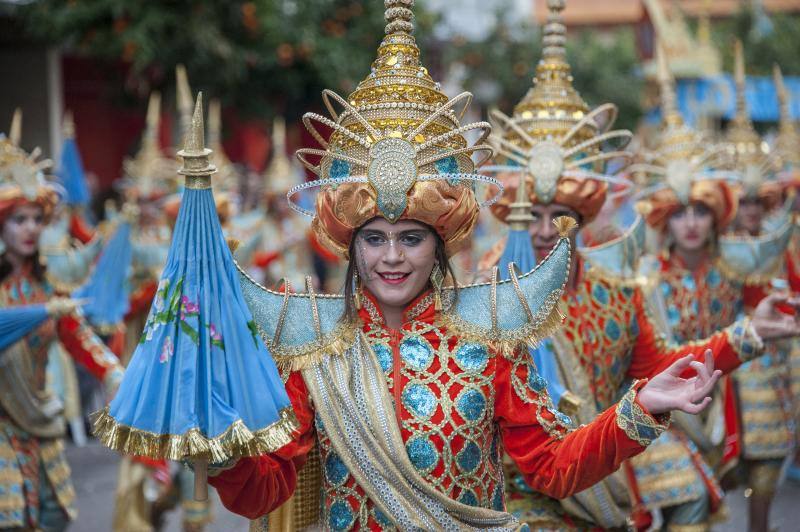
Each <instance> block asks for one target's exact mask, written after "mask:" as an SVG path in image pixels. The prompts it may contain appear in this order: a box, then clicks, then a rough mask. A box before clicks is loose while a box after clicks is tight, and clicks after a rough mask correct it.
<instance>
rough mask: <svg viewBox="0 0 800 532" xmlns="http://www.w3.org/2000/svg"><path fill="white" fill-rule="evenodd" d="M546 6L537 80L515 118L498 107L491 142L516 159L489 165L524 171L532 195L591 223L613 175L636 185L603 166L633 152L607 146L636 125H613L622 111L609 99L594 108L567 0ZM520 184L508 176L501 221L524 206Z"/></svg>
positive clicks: (625, 185) (498, 209)
mask: <svg viewBox="0 0 800 532" xmlns="http://www.w3.org/2000/svg"><path fill="white" fill-rule="evenodd" d="M547 5H548V8H549V9H550V14H549V15H548V18H547V24H546V25H545V27H544V30H543V38H542V40H543V51H542V59H541V60H540V61H539V63H538V65H537V66H536V76H535V77H534V79H533V87H531V89H530V90H528V93H527V94H526V95H525V97H524V98H523V99H522V101H521V102H520V103H519V104H518V105H517V106H516V107H515V108H514V113H513V115H512V116H511V117H509V116H507V115H505V114H503V113H502V112H500V111H497V110H495V111H493V112H492V113H491V115H492V117H493V118H494V119H495V120H496V121H497V122H498V124H499V128H498V131H496V132H495V135H494V136H493V137H492V143H493V145H494V146H495V149H496V151H497V153H498V154H499V155H500V156H501V162H503V163H510V164H511V166H492V167H489V170H491V171H497V172H503V173H509V172H510V173H513V174H521V175H522V174H524V175H523V176H522V177H524V178H525V180H526V181H528V183H526V185H525V186H526V187H527V188H528V194H529V200H530V201H535V202H537V203H543V204H548V203H551V202H553V201H556V202H558V203H562V204H564V205H567V206H569V207H571V208H573V209H574V210H576V212H577V213H578V214H580V215H581V216H582V218H583V220H582V221H584V222H588V221H590V220H591V219H592V218H594V216H595V215H596V214H597V213H598V212H599V210H600V208H601V207H602V205H603V203H604V202H605V200H606V191H607V188H608V183H609V182H611V183H615V184H619V185H620V186H621V187H622V190H629V189H630V182H628V181H627V180H625V179H623V178H621V177H620V178H617V177H615V176H610V175H605V174H604V173H603V172H604V167H605V163H606V162H607V161H609V160H611V159H615V158H623V159H627V158H629V157H630V153H628V152H626V151H624V150H623V149H622V148H621V147H620V148H618V149H615V150H611V151H603V149H602V148H603V144H605V143H609V142H616V143H617V144H619V145H621V146H624V145H625V144H627V142H628V141H629V140H630V139H631V137H632V136H633V135H632V133H631V132H630V131H623V130H616V131H607V129H608V128H610V127H611V125H612V124H613V122H614V119H615V118H616V107H615V106H614V105H612V104H605V105H601V106H600V107H597V108H596V109H594V110H592V111H590V110H589V106H588V105H587V104H586V102H584V101H583V98H581V96H580V94H578V92H577V91H576V90H575V88H574V87H573V86H572V74H571V70H570V66H569V63H568V62H567V58H566V57H567V52H566V48H565V44H566V27H565V26H564V22H563V19H562V15H561V12H562V11H563V9H564V5H565V3H564V0H548V2H547ZM509 177H510V176H509ZM516 183H519V180H516V181H513V182H512V180H511V179H508V180H505V184H506V193H505V195H504V196H503V198H502V199H501V200H500V201H499V202H498V203H497V204H496V205H495V206H494V207H493V208H492V212H493V213H494V214H495V216H497V217H498V218H500V219H501V220H504V221H505V220H507V217H508V215H509V213H510V208H511V204H512V202H513V203H515V204H517V207H519V208H520V209H521V204H520V202H519V201H517V199H518V198H517V196H518V195H519V193H518V191H517V184H516ZM518 210H519V209H518ZM515 218H516V217H515Z"/></svg>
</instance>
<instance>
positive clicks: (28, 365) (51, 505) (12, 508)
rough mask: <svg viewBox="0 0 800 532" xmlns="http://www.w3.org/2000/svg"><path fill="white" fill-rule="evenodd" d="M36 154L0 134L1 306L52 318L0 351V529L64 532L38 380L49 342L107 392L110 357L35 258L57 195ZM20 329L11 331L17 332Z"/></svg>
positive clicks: (50, 402) (54, 433) (47, 409)
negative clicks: (34, 309)
mask: <svg viewBox="0 0 800 532" xmlns="http://www.w3.org/2000/svg"><path fill="white" fill-rule="evenodd" d="M44 167H45V165H43V164H42V163H41V162H36V153H34V154H31V155H28V154H27V153H25V152H24V151H23V150H22V149H21V148H19V147H17V146H15V145H14V144H13V143H11V142H9V140H8V139H7V138H6V137H4V136H0V227H2V242H3V244H4V246H5V251H4V252H3V254H2V255H1V256H0V308H2V309H4V310H6V311H9V312H13V311H15V310H16V311H20V312H21V311H24V309H25V308H31V306H32V305H37V304H38V305H42V304H44V303H47V308H48V310H49V312H50V316H51V319H46V320H45V321H43V322H42V323H40V324H38V325H35V326H33V327H32V328H31V329H30V330H29V332H28V331H26V332H27V334H26V335H25V336H22V337H20V338H17V339H16V341H14V342H13V343H11V344H10V345H8V346H6V347H4V348H3V350H2V351H0V390H2V393H0V528H2V529H13V530H29V529H36V530H46V531H51V530H63V529H65V528H66V526H67V524H68V522H69V521H70V520H71V519H73V518H74V517H75V506H74V502H75V492H74V490H73V488H72V484H71V482H70V478H69V476H70V471H69V466H68V465H67V462H66V459H65V458H64V453H63V443H62V438H63V436H64V419H63V415H62V407H61V404H60V402H59V401H58V400H57V399H55V398H54V396H53V395H52V394H51V393H50V392H49V390H48V389H47V387H46V383H45V367H46V364H47V359H48V351H49V347H50V345H51V343H53V342H57V341H58V342H61V344H62V345H63V347H64V348H65V349H66V350H67V351H68V352H69V353H70V354H71V355H72V356H73V357H74V358H75V359H76V360H77V361H78V362H79V363H81V364H83V365H84V366H86V368H87V369H88V370H89V371H90V372H91V373H92V374H93V375H95V376H96V377H97V378H99V379H100V380H102V381H103V383H104V384H105V385H106V389H107V390H109V391H113V390H115V389H116V386H117V385H118V383H119V380H120V379H121V377H122V368H121V366H120V365H119V362H118V361H117V358H116V357H115V356H114V355H113V354H112V353H111V352H110V351H109V350H108V349H107V348H106V347H105V346H104V345H103V343H102V342H101V341H100V340H99V339H98V338H97V337H96V336H95V335H94V333H93V332H92V331H91V329H90V328H89V327H88V326H87V325H86V323H85V322H84V320H83V318H82V317H81V316H80V315H79V314H78V313H76V312H75V304H74V302H70V301H69V300H64V299H59V298H55V297H54V291H53V288H52V287H51V286H50V284H49V283H48V282H47V281H46V279H45V275H44V274H45V267H44V266H42V264H41V263H40V260H39V243H38V241H39V236H40V234H41V232H42V230H43V229H44V227H45V225H46V224H47V221H48V219H49V217H50V215H51V214H52V212H53V208H54V207H55V205H56V203H57V202H58V199H59V195H58V194H57V192H56V190H55V189H54V187H53V186H52V185H51V184H50V183H49V182H48V181H47V180H45V177H44V174H43V172H42V169H43V168H44ZM19 332H20V331H19V330H18V331H17V333H19Z"/></svg>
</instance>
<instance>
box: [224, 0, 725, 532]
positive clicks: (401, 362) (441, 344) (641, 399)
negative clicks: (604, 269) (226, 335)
mask: <svg viewBox="0 0 800 532" xmlns="http://www.w3.org/2000/svg"><path fill="white" fill-rule="evenodd" d="M411 5H413V2H412V1H410V0H387V1H386V7H387V11H386V18H387V22H388V24H387V26H386V37H385V38H384V40H383V42H382V43H381V45H380V47H379V50H378V58H377V59H376V60H375V62H374V63H373V73H372V74H371V75H370V76H369V77H368V78H367V79H365V80H364V81H363V82H362V83H361V84H360V85H359V86H358V88H357V89H356V90H355V92H353V93H352V94H351V95H350V96H349V97H348V98H347V99H344V98H341V97H340V96H338V95H336V94H334V93H332V92H330V91H325V92H324V98H325V100H326V101H327V102H328V103H329V104H330V105H329V108H330V109H332V110H333V109H334V107H333V106H334V105H336V106H337V107H338V106H341V108H342V111H341V113H339V112H334V120H330V119H327V118H325V117H322V116H320V115H315V114H311V113H310V114H307V115H306V117H305V118H306V123H307V124H308V125H309V128H310V131H311V133H312V134H313V135H314V136H315V137H316V138H317V140H318V141H320V142H321V143H322V146H323V149H322V150H317V149H302V150H300V151H299V152H298V153H299V155H300V156H301V159H305V158H306V157H308V156H311V155H318V156H321V162H320V165H319V166H313V165H312V167H313V168H314V170H315V172H317V173H318V175H319V176H320V178H321V180H320V181H316V182H313V183H312V184H311V185H301V186H300V187H296V188H295V189H294V191H293V192H295V191H297V190H298V189H301V188H302V189H305V188H309V187H311V186H319V187H321V191H320V193H319V195H318V196H317V201H316V212H315V213H314V212H309V214H310V215H313V216H314V219H313V222H312V228H313V230H314V231H315V233H316V235H317V236H318V237H319V238H320V241H321V242H323V243H324V244H325V245H326V246H327V247H328V248H329V249H331V250H332V251H335V252H337V253H338V254H340V255H341V256H343V257H345V258H347V259H348V260H349V263H348V277H347V284H346V285H345V288H346V289H345V295H344V297H340V296H322V295H320V296H317V295H316V294H314V292H313V291H310V292H309V293H306V294H296V295H292V294H290V293H289V292H288V291H287V292H285V293H283V294H282V293H278V292H270V291H268V290H265V289H264V288H262V287H259V286H258V285H257V284H255V283H254V282H252V281H251V280H249V279H247V278H246V277H245V276H243V277H242V288H243V292H244V295H245V299H246V300H247V301H248V302H249V306H250V308H251V309H252V311H253V314H254V319H255V320H256V323H257V325H258V328H259V330H260V331H261V333H262V335H263V337H264V339H265V341H267V342H268V345H269V346H270V352H271V353H272V355H273V357H274V358H275V360H276V361H277V362H278V364H279V365H281V366H283V367H284V369H285V370H287V371H286V373H285V376H286V389H287V391H288V393H289V396H290V398H291V400H292V405H293V407H294V410H295V413H296V415H297V418H298V421H299V422H300V425H301V427H300V430H299V432H298V433H297V435H296V439H295V441H294V442H292V443H291V444H289V445H287V446H285V447H283V448H282V449H280V450H279V451H277V452H276V453H273V454H271V455H268V456H262V457H258V458H243V459H241V460H239V461H238V462H237V463H235V464H226V465H225V466H224V467H220V468H219V470H222V471H220V472H219V473H218V474H217V475H216V476H215V477H213V478H211V479H210V482H211V483H212V484H213V485H214V486H215V487H216V488H217V491H218V492H219V494H220V496H221V498H222V501H223V503H224V504H225V506H226V507H227V508H229V509H231V510H232V511H235V512H237V513H240V514H243V515H246V516H248V517H251V518H256V517H259V516H261V515H263V514H265V513H267V512H270V511H272V510H274V509H276V508H277V507H279V506H280V505H281V503H283V502H284V501H285V500H286V499H287V498H288V497H289V496H290V495H291V494H292V493H293V492H295V488H300V487H301V486H300V484H298V481H297V474H298V469H300V468H301V467H302V466H303V464H304V463H306V462H307V461H309V460H311V463H312V464H313V463H314V461H315V458H314V454H316V453H319V454H318V456H319V461H320V464H321V467H322V471H323V474H322V476H321V483H322V486H321V493H322V496H323V501H322V504H313V503H312V504H309V505H308V506H307V507H303V509H304V510H306V511H311V512H317V511H319V509H320V507H321V510H322V515H310V516H308V521H303V522H302V523H299V522H298V520H299V519H300V517H299V516H298V515H293V518H294V519H295V523H294V526H295V527H296V528H301V527H302V526H308V525H316V526H320V525H322V526H325V527H326V528H328V527H329V528H332V529H335V530H347V529H372V530H381V529H389V528H392V529H393V528H394V527H397V528H400V529H412V528H415V529H426V530H435V529H447V528H449V529H457V528H476V527H481V528H495V529H500V530H511V529H516V528H517V527H518V526H519V522H518V521H517V520H516V519H515V518H514V517H513V516H512V515H511V514H509V513H507V512H506V511H505V495H504V486H503V481H502V478H503V474H502V465H501V450H505V452H506V453H507V454H508V455H509V456H511V457H512V459H513V460H514V461H515V463H516V464H517V466H518V468H519V469H520V471H521V472H522V473H523V474H524V476H525V478H526V480H527V481H528V482H529V483H530V485H531V486H533V487H534V488H535V489H538V490H541V491H542V492H544V493H547V494H549V495H551V496H554V497H566V496H569V495H571V494H573V493H575V492H577V491H581V490H582V489H585V488H586V487H588V486H590V485H592V484H594V483H595V482H597V481H599V480H601V479H602V478H603V477H605V476H607V475H608V474H610V473H611V472H612V471H614V470H615V469H616V468H618V467H619V465H620V464H621V462H622V461H623V460H625V459H627V458H629V457H631V456H633V455H635V454H636V453H639V452H641V451H642V450H643V449H644V447H645V446H646V445H647V444H648V443H649V442H650V441H651V440H652V439H654V438H655V437H657V435H658V434H659V433H660V432H661V431H663V430H664V428H665V424H664V422H665V421H666V419H665V418H664V417H662V414H665V413H666V412H667V411H668V410H670V409H672V408H675V407H679V406H680V408H684V409H686V410H689V411H692V412H697V411H699V410H701V409H702V408H703V407H704V406H705V405H707V404H708V402H709V401H710V398H707V397H706V395H707V393H708V392H709V391H710V388H711V386H713V383H714V381H715V380H716V378H717V377H718V376H719V372H717V371H714V372H713V373H712V372H711V371H710V370H712V369H713V359H712V358H711V357H710V355H709V356H708V357H707V359H706V364H703V363H700V362H696V361H693V359H692V357H685V358H683V359H681V360H680V361H679V362H678V363H676V364H673V365H672V366H671V367H670V369H669V370H668V371H666V372H663V373H661V374H659V375H658V376H656V377H654V378H653V379H652V380H651V381H649V382H647V383H644V382H643V381H640V382H638V383H636V384H634V385H633V386H632V387H631V388H630V389H629V390H628V391H627V392H626V393H625V394H623V397H622V399H621V400H620V402H619V403H618V404H617V406H615V407H612V408H610V409H608V410H606V411H605V412H603V413H602V414H600V416H598V418H597V419H596V420H594V421H593V422H592V423H590V424H588V425H586V426H583V427H581V428H579V429H576V430H572V429H571V428H570V421H569V418H567V417H566V416H565V415H563V414H561V413H559V412H558V411H556V410H555V408H554V407H553V405H552V403H551V402H550V399H549V396H548V394H547V390H546V386H547V383H546V381H544V379H542V378H541V377H540V376H539V375H538V374H537V372H536V370H535V368H534V366H533V365H532V364H531V363H530V359H529V356H528V353H527V345H526V344H527V342H532V341H534V340H535V339H536V338H539V337H541V336H544V335H547V334H549V333H551V332H552V326H556V325H557V324H558V323H559V322H560V315H559V314H558V310H557V308H556V306H557V304H558V300H559V297H560V287H562V286H563V284H564V283H565V282H566V280H567V276H568V263H569V242H568V239H567V238H566V234H567V232H568V231H569V229H570V228H571V226H572V225H574V222H572V221H571V220H568V219H561V220H560V221H559V225H560V227H561V234H562V235H564V236H563V237H562V238H561V239H560V240H559V241H558V243H557V244H556V246H555V247H554V249H553V250H552V252H551V254H550V255H549V256H548V257H547V258H546V259H545V260H544V261H543V262H542V263H540V265H539V266H538V268H537V269H535V270H534V271H532V272H529V273H528V274H526V275H525V276H522V277H519V278H518V277H516V276H513V277H512V279H511V280H510V281H508V282H505V283H498V282H496V280H495V281H494V282H491V283H487V284H483V285H473V286H468V287H462V288H460V289H459V290H458V294H457V295H456V291H455V290H454V289H447V288H444V287H443V284H444V280H445V278H446V277H447V276H448V274H449V273H450V268H449V262H448V257H449V256H450V255H452V254H453V253H454V252H456V251H457V250H458V249H459V247H460V246H463V245H464V243H465V240H466V239H467V238H469V236H470V233H471V231H472V229H473V228H474V226H475V223H476V220H477V215H478V207H479V204H478V201H477V200H476V198H475V194H474V191H473V189H472V184H473V182H475V181H488V182H491V181H492V180H491V179H489V178H486V177H484V176H480V175H477V174H475V173H474V165H473V161H472V159H471V156H472V155H473V154H475V153H476V152H478V153H480V152H487V153H489V154H491V149H490V148H489V147H488V146H487V145H486V144H483V140H482V139H484V138H485V137H486V135H487V134H488V132H489V125H488V124H487V123H475V124H467V125H463V126H462V125H460V123H459V117H460V116H461V114H462V113H463V106H465V104H466V103H467V102H468V100H469V95H468V94H466V93H465V94H462V95H460V96H457V97H456V98H454V99H452V100H449V99H448V98H447V97H446V96H445V95H444V94H443V93H442V92H441V91H440V90H439V87H438V84H436V83H435V82H434V81H433V80H432V79H431V77H430V76H429V75H428V73H427V71H426V70H425V68H424V67H422V65H421V64H420V62H419V50H418V48H417V46H416V44H415V41H414V39H413V37H412V36H411V32H412V29H413V26H412V24H411V19H412V14H411V11H410V9H409V8H410V7H411ZM387 87H388V88H389V90H386V88H387ZM400 95H402V97H401V96H400ZM350 102H352V103H350ZM315 123H323V124H326V125H328V126H329V127H331V128H332V129H333V130H334V131H333V133H332V135H331V138H330V140H329V141H326V140H325V139H324V138H323V137H322V136H321V135H320V134H319V132H318V131H317V129H316V128H315V127H314V124H315ZM472 130H477V131H482V132H483V135H481V136H480V140H478V141H477V144H475V145H470V144H468V143H467V141H466V140H465V138H464V136H463V135H464V133H466V132H468V131H472ZM295 208H298V209H300V207H298V206H297V205H295ZM570 222H572V223H570ZM310 287H311V285H310V283H309V288H310ZM309 318H311V319H309ZM690 366H691V368H694V369H695V370H697V371H698V373H697V374H696V376H695V377H693V378H691V379H689V380H685V379H682V378H680V376H679V375H680V374H681V373H683V372H684V371H685V370H688V369H689V368H690ZM704 397H705V398H704ZM650 412H656V413H657V414H656V417H653V415H652V414H651V413H650ZM315 446H316V447H317V449H318V450H314V449H315ZM309 465H310V464H309V463H306V464H305V468H308V467H309ZM305 468H303V469H302V470H303V471H305ZM303 488H304V489H305V488H306V487H305V486H303ZM312 491H313V490H312ZM317 493H318V494H319V491H317ZM297 506H298V505H296V507H297ZM299 506H302V505H299ZM320 521H321V523H320Z"/></svg>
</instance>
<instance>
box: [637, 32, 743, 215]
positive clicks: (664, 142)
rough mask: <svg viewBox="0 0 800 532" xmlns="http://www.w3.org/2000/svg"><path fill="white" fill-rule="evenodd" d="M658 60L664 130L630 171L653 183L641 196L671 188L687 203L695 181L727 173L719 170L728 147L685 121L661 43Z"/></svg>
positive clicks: (658, 46) (657, 47) (657, 49)
mask: <svg viewBox="0 0 800 532" xmlns="http://www.w3.org/2000/svg"><path fill="white" fill-rule="evenodd" d="M656 63H657V66H658V84H659V89H660V92H661V115H662V116H661V130H660V131H659V134H658V138H657V140H656V143H655V147H654V150H653V151H650V152H646V153H643V154H642V155H643V156H642V158H643V159H644V161H646V162H643V163H638V164H634V165H632V166H631V167H630V171H631V173H633V174H634V175H637V176H639V175H644V176H646V180H645V182H648V183H650V184H651V186H650V187H648V188H646V189H644V190H643V191H642V192H641V193H640V195H641V196H646V195H649V194H653V193H656V192H658V191H660V190H663V189H666V188H668V189H669V190H670V191H671V192H672V193H673V194H674V195H675V197H676V199H677V201H678V202H679V204H680V205H687V204H688V203H689V202H690V201H691V200H692V191H693V190H694V184H695V182H697V181H708V180H716V179H722V178H724V177H725V176H726V175H727V174H722V173H718V172H716V169H717V168H719V167H720V166H722V165H723V164H724V163H725V160H726V157H725V150H724V148H721V147H719V146H715V145H714V144H713V143H711V142H708V141H706V140H705V139H704V138H703V136H702V135H701V134H699V133H698V132H697V131H695V130H694V129H692V128H691V127H689V126H687V125H686V124H685V123H684V121H683V117H682V116H681V114H680V111H679V110H678V105H677V98H676V95H675V78H674V77H673V75H672V72H670V70H669V66H668V65H667V58H666V54H665V53H664V49H663V47H662V46H661V45H660V43H658V44H657V45H656ZM662 195H663V193H662ZM667 195H669V194H667Z"/></svg>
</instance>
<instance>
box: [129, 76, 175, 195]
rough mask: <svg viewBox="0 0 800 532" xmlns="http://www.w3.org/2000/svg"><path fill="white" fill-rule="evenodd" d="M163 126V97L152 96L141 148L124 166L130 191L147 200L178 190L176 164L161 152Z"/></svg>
mask: <svg viewBox="0 0 800 532" xmlns="http://www.w3.org/2000/svg"><path fill="white" fill-rule="evenodd" d="M160 126H161V94H160V93H158V92H152V93H151V94H150V99H149V100H148V102H147V115H146V120H145V127H144V132H143V133H142V144H141V147H140V148H139V151H138V152H137V153H136V155H135V156H134V157H133V158H132V159H128V160H126V161H125V162H124V163H123V168H124V171H125V175H126V178H127V182H128V185H127V186H128V187H129V190H131V191H133V192H135V193H136V195H138V196H141V197H145V198H146V197H149V196H150V195H151V194H153V193H161V192H164V193H170V192H174V189H175V187H176V183H175V171H176V170H177V169H178V167H177V163H176V161H175V159H172V158H169V157H165V156H164V154H163V152H162V151H161V143H160V141H159V134H160Z"/></svg>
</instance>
